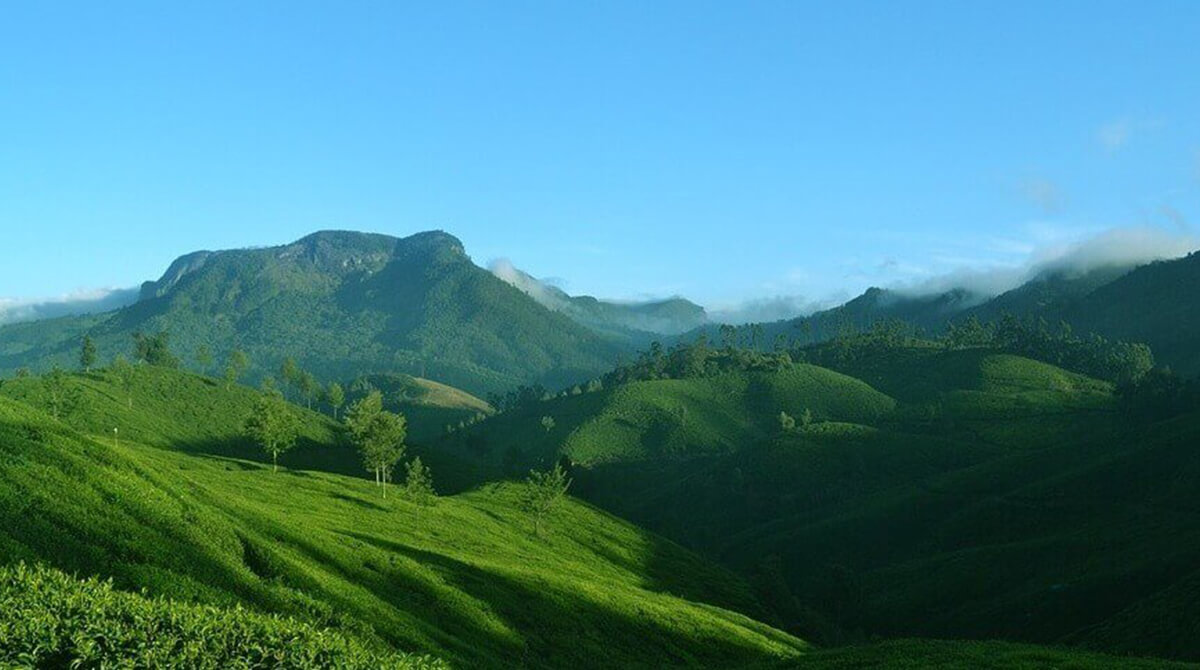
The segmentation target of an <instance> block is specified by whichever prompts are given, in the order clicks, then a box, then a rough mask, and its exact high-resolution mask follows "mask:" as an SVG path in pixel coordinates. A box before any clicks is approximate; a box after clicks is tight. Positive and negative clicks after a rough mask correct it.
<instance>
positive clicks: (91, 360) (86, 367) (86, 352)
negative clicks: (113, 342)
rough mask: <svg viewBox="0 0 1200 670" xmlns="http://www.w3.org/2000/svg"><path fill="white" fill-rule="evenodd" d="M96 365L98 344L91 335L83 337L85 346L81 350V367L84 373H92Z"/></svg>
mask: <svg viewBox="0 0 1200 670" xmlns="http://www.w3.org/2000/svg"><path fill="white" fill-rule="evenodd" d="M95 364H96V343H95V342H93V341H92V336H91V335H84V336H83V346H82V347H80V348H79V366H80V367H82V368H83V371H84V372H90V371H91V369H92V366H93V365H95Z"/></svg>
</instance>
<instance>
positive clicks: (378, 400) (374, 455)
mask: <svg viewBox="0 0 1200 670" xmlns="http://www.w3.org/2000/svg"><path fill="white" fill-rule="evenodd" d="M346 426H347V428H349V430H350V436H351V439H353V440H354V444H355V445H356V446H357V447H358V452H359V455H360V456H361V457H362V462H363V467H365V468H366V469H367V471H368V472H373V473H375V483H376V484H378V485H379V486H381V487H382V489H383V495H384V497H387V485H388V483H389V482H390V481H391V478H392V469H393V468H394V467H395V465H396V462H397V461H399V460H400V459H401V458H402V457H403V456H404V450H405V446H404V438H405V437H406V436H407V434H408V429H407V425H406V423H405V420H404V415H402V414H395V413H392V412H389V411H387V410H385V409H383V394H381V393H379V392H378V391H372V392H371V393H368V394H367V396H366V397H365V398H363V399H362V400H359V401H358V402H356V403H354V404H353V405H351V407H350V410H349V411H348V412H346Z"/></svg>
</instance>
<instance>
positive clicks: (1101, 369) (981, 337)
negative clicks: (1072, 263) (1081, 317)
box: [942, 314, 1154, 383]
mask: <svg viewBox="0 0 1200 670" xmlns="http://www.w3.org/2000/svg"><path fill="white" fill-rule="evenodd" d="M942 342H943V343H944V344H945V346H946V347H948V348H965V347H978V346H983V347H993V348H996V349H1000V350H1003V351H1008V352H1011V353H1015V354H1019V355H1022V356H1028V357H1029V358H1034V359H1037V360H1040V361H1045V362H1047V363H1053V364H1054V365H1058V366H1059V367H1063V368H1067V369H1069V370H1075V371H1076V372H1082V373H1083V374H1086V375H1089V376H1092V377H1096V378H1098V379H1106V380H1109V381H1112V382H1118V383H1125V382H1133V381H1136V380H1138V379H1140V378H1141V377H1142V376H1143V375H1145V374H1146V373H1147V372H1149V371H1150V370H1151V369H1153V368H1154V355H1153V353H1152V352H1151V351H1150V347H1149V346H1147V345H1145V344H1141V343H1135V342H1122V341H1110V340H1107V339H1105V338H1104V337H1101V336H1100V335H1097V334H1095V333H1092V334H1089V335H1087V336H1079V335H1076V334H1075V332H1074V331H1073V330H1072V329H1071V326H1070V324H1068V323H1066V322H1063V323H1060V324H1059V325H1058V326H1056V327H1051V326H1050V324H1049V323H1048V322H1047V321H1046V320H1045V319H1044V318H1033V317H1028V318H1024V319H1022V318H1018V317H1016V316H1013V315H1011V314H1006V315H1005V316H1004V317H1003V318H1001V319H1000V320H999V321H996V322H993V323H987V324H984V323H981V322H980V321H979V320H978V319H976V318H975V317H974V316H972V317H970V318H968V319H966V320H965V321H963V322H962V323H958V324H951V325H950V327H949V328H948V329H947V332H946V335H945V336H944V337H943V338H942Z"/></svg>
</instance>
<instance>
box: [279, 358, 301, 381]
mask: <svg viewBox="0 0 1200 670" xmlns="http://www.w3.org/2000/svg"><path fill="white" fill-rule="evenodd" d="M279 381H281V382H283V385H284V387H285V388H286V387H288V386H292V387H298V386H299V382H300V366H298V365H296V359H294V358H292V357H291V356H288V357H287V358H285V359H283V362H282V363H280V364H279Z"/></svg>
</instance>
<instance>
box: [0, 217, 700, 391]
mask: <svg viewBox="0 0 1200 670" xmlns="http://www.w3.org/2000/svg"><path fill="white" fill-rule="evenodd" d="M563 296H564V300H565V301H566V304H567V306H568V309H565V310H553V309H550V308H548V307H546V306H545V305H543V304H541V303H539V302H538V301H536V300H534V299H533V298H532V297H530V296H529V295H527V294H526V293H524V292H522V291H521V290H518V289H517V288H515V287H514V286H512V285H510V284H509V283H507V282H505V281H502V280H501V279H499V278H497V277H496V276H494V275H493V274H492V273H490V272H488V271H487V270H485V269H483V268H480V267H479V266H477V265H475V264H474V263H473V262H472V261H471V259H470V258H469V257H468V256H467V254H466V252H465V250H464V249H463V245H462V243H461V242H460V241H459V240H458V239H457V238H455V237H453V236H452V235H449V234H447V233H444V232H436V231H435V232H426V233H419V234H417V235H413V236H411V237H406V238H403V239H398V238H394V237H390V236H386V235H375V234H366V233H355V232H336V231H326V232H319V233H315V234H313V235H309V236H307V237H305V238H303V239H301V240H298V241H296V242H293V243H291V244H286V245H283V246H278V247H269V248H261V249H239V250H231V251H199V252H195V253H191V254H187V255H185V256H182V257H180V258H179V259H177V260H176V261H175V262H173V263H171V265H170V266H169V267H168V268H167V271H166V272H165V273H164V274H163V276H162V277H161V278H160V279H158V280H157V281H151V282H146V283H144V284H143V285H142V287H141V289H140V292H139V296H138V299H137V301H136V302H134V303H133V304H130V305H127V306H125V307H122V308H120V309H116V310H114V311H109V312H105V313H102V314H95V315H75V316H66V317H61V318H57V319H51V320H43V321H34V322H27V323H18V324H10V325H7V326H4V327H2V328H0V371H3V372H6V373H12V372H13V371H14V370H15V369H17V368H20V367H24V366H28V367H31V368H33V369H35V370H37V369H45V368H47V367H49V366H51V365H55V364H58V365H62V366H73V365H74V364H75V361H76V353H77V351H78V349H79V343H80V341H81V339H82V337H83V336H84V335H90V336H91V337H92V338H93V340H94V341H95V342H96V344H97V346H98V348H99V350H100V354H101V360H106V359H108V358H111V357H112V356H115V355H116V354H117V353H119V352H128V351H129V350H130V344H131V342H132V335H133V334H134V333H136V332H157V331H160V330H165V331H168V332H169V333H170V337H171V346H172V349H173V350H174V351H175V353H176V354H177V355H179V356H180V357H181V358H183V359H184V360H185V363H189V367H196V366H195V365H190V363H191V358H192V355H193V352H194V351H196V350H197V348H198V347H201V346H202V345H203V346H204V347H207V348H208V349H209V350H210V351H211V352H212V353H213V354H214V355H215V358H216V359H217V360H216V362H215V364H214V366H213V367H214V369H216V368H217V367H219V366H220V365H221V364H222V361H223V360H224V359H225V357H226V356H227V355H228V354H229V353H230V352H231V351H233V350H234V349H241V350H244V351H246V352H247V353H249V355H250V358H251V361H252V365H253V367H252V375H251V376H252V377H255V376H262V375H266V374H271V373H273V371H274V370H276V369H277V368H278V365H279V364H280V362H281V361H282V360H283V358H285V357H288V356H290V357H293V358H295V359H296V360H297V361H298V362H299V363H300V365H301V366H302V367H304V368H306V369H308V370H311V371H313V372H314V373H315V374H317V375H318V376H319V377H322V378H326V379H332V378H341V379H349V378H352V377H355V376H357V375H359V374H363V373H373V372H381V371H391V372H402V373H410V374H415V375H419V376H422V377H429V378H433V379H437V380H440V381H443V382H446V383H449V384H452V385H454V386H458V387H461V388H464V389H466V390H469V391H471V392H474V393H483V392H488V391H496V390H502V389H507V388H510V387H512V386H515V385H517V384H521V383H529V382H535V381H536V382H541V383H545V384H547V385H563V384H567V383H574V382H576V381H578V380H579V379H581V378H584V379H586V378H588V377H591V376H594V375H598V374H600V373H602V372H604V371H606V370H608V369H609V368H611V367H612V365H613V364H614V363H615V362H616V361H617V360H618V359H619V357H620V356H621V355H622V354H625V353H628V352H629V351H631V350H632V348H633V347H634V340H638V341H640V339H644V338H637V337H635V335H636V334H637V332H638V331H636V330H635V328H634V327H635V326H636V325H637V324H639V323H649V322H650V321H651V320H654V319H660V320H661V319H662V318H663V317H662V316H661V315H665V314H668V313H670V312H673V311H674V312H679V311H684V312H690V313H692V314H693V315H694V314H696V313H699V314H700V315H701V318H702V314H703V310H701V309H700V308H699V307H696V306H694V305H691V304H690V303H687V304H686V305H682V304H680V303H682V302H683V301H667V302H664V303H657V304H649V305H640V304H630V305H624V304H618V303H606V302H603V301H599V300H595V299H593V298H572V297H569V296H566V295H565V294H563ZM576 319H578V320H576ZM583 323H586V324H588V325H587V326H585V325H583ZM588 326H590V327H588Z"/></svg>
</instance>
